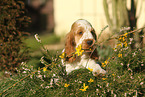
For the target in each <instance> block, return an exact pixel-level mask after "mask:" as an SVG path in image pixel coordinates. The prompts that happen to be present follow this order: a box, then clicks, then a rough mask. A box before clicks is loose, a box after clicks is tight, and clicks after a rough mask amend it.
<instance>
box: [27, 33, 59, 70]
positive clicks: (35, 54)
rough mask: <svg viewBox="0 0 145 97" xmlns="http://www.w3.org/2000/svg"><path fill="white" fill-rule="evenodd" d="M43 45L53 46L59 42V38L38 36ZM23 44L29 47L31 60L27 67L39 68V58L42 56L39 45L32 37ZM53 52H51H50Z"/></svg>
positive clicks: (45, 35)
mask: <svg viewBox="0 0 145 97" xmlns="http://www.w3.org/2000/svg"><path fill="white" fill-rule="evenodd" d="M40 37H41V41H42V44H43V45H49V44H55V43H59V42H60V37H58V36H56V35H54V34H43V35H40ZM24 43H25V44H26V45H27V47H29V50H30V56H31V59H30V60H29V61H28V63H27V64H28V65H32V66H34V68H38V67H40V65H41V63H40V58H41V56H43V53H42V48H41V45H40V43H38V42H37V40H36V39H35V37H34V36H30V37H29V38H27V39H26V40H24ZM51 52H53V51H51Z"/></svg>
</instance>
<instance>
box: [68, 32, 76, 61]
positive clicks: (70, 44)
mask: <svg viewBox="0 0 145 97" xmlns="http://www.w3.org/2000/svg"><path fill="white" fill-rule="evenodd" d="M75 45H76V44H75V40H74V33H73V32H72V31H70V32H69V33H68V34H67V35H66V41H65V54H66V61H67V62H69V63H72V62H73V61H74V60H75V58H76V56H75V55H74V53H75Z"/></svg>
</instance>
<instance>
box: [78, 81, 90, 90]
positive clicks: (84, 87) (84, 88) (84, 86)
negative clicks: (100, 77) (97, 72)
mask: <svg viewBox="0 0 145 97" xmlns="http://www.w3.org/2000/svg"><path fill="white" fill-rule="evenodd" d="M88 87H89V86H86V85H85V83H83V89H79V90H81V91H86V89H88Z"/></svg>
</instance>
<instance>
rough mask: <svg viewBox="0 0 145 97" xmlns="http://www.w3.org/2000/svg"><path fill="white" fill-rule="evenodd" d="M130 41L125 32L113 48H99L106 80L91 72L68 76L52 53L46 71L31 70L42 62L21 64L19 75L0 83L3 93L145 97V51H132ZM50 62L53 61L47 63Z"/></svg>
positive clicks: (76, 72) (76, 71)
mask: <svg viewBox="0 0 145 97" xmlns="http://www.w3.org/2000/svg"><path fill="white" fill-rule="evenodd" d="M128 39H129V34H128V32H124V34H123V35H120V36H118V38H117V41H118V42H117V44H116V46H115V47H114V48H111V47H108V46H104V47H103V49H102V48H98V50H99V52H100V53H99V54H100V57H101V59H100V62H101V63H102V68H104V69H105V70H106V71H107V74H106V75H104V76H103V75H99V76H96V77H95V76H93V75H92V72H91V71H89V70H88V69H79V70H75V71H73V72H71V73H70V74H69V75H67V74H66V71H65V66H64V65H62V64H61V58H59V56H58V53H56V54H53V56H51V57H49V52H46V54H45V56H44V57H41V63H43V65H44V67H42V68H38V69H37V70H36V69H34V67H31V66H28V65H30V64H31V65H32V64H34V65H37V62H36V61H38V60H40V59H39V58H36V59H35V60H33V62H32V63H30V64H28V63H23V64H21V66H20V68H19V69H17V74H16V75H12V76H11V77H10V78H7V79H5V80H2V81H1V82H0V86H1V89H0V93H1V95H2V96H7V97H12V96H13V97H18V96H27V97H33V96H35V97H37V96H38V97H40V96H49V97H62V96H65V97H70V96H74V97H76V96H79V97H82V96H83V97H88V96H89V97H94V96H95V97H96V96H97V97H114V96H115V97H133V96H134V97H143V96H145V90H144V87H145V84H144V82H145V75H144V72H145V56H144V55H143V53H144V49H141V48H138V47H137V48H135V49H131V48H130V45H131V44H132V43H133V41H131V40H130V41H129V40H128ZM29 42H30V41H29ZM30 45H31V44H30ZM31 46H32V45H31ZM39 48H40V47H39ZM44 51H46V50H45V49H44ZM105 52H106V53H105ZM104 53H105V55H104ZM38 55H39V54H38ZM34 56H35V53H34ZM107 56H108V57H107ZM47 58H49V59H50V61H47V60H46V59H47ZM35 62H36V63H35ZM56 80H57V81H56ZM90 80H91V81H90ZM55 81H56V82H55Z"/></svg>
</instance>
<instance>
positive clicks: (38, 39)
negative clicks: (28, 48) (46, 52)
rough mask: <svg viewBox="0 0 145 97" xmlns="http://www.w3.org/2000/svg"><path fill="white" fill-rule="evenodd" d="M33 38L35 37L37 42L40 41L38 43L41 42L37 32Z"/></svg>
mask: <svg viewBox="0 0 145 97" xmlns="http://www.w3.org/2000/svg"><path fill="white" fill-rule="evenodd" d="M35 39H36V40H37V41H38V42H40V43H41V40H40V37H39V35H38V34H35Z"/></svg>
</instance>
